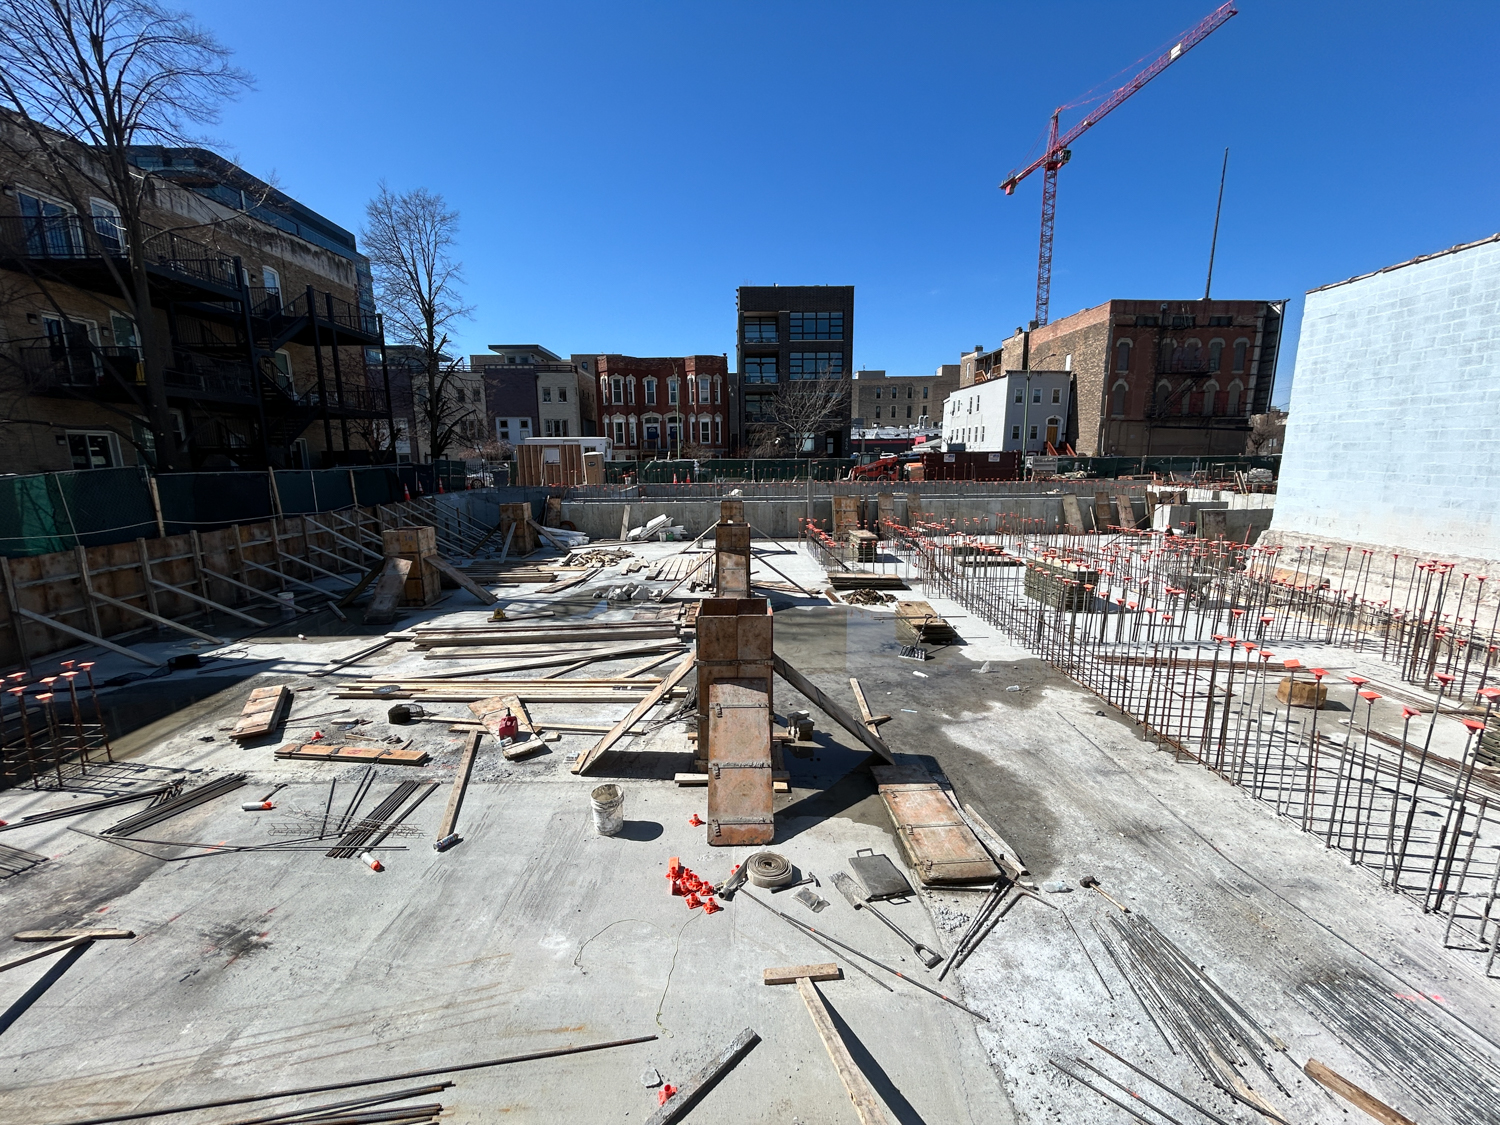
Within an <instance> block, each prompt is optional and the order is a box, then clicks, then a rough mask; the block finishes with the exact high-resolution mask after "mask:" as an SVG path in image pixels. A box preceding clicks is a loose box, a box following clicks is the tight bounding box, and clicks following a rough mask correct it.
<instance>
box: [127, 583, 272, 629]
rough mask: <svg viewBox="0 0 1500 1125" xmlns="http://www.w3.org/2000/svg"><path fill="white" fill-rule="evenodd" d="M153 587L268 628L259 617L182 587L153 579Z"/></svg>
mask: <svg viewBox="0 0 1500 1125" xmlns="http://www.w3.org/2000/svg"><path fill="white" fill-rule="evenodd" d="M151 585H152V586H153V587H155V588H156V589H158V590H166V591H167V592H168V593H172V594H176V595H177V596H178V597H180V598H187V600H188V601H190V602H197V603H199V604H200V605H206V606H208V608H209V609H217V610H219V611H220V612H223V613H227V614H230V615H231V616H233V617H238V618H239V619H240V620H242V621H248V622H250V624H252V625H258V626H260V627H261V628H265V626H266V622H264V621H262V620H261V619H260V618H258V617H251V616H250V615H249V614H248V613H241V612H240V611H239V610H237V609H233V608H231V607H229V606H227V605H222V604H221V603H219V602H216V601H212V600H210V599H209V598H205V597H202V596H201V595H198V594H195V593H193V592H192V591H191V590H184V589H183V588H182V587H181V586H173V585H171V584H170V583H168V582H159V581H157V580H156V579H155V578H153V579H151Z"/></svg>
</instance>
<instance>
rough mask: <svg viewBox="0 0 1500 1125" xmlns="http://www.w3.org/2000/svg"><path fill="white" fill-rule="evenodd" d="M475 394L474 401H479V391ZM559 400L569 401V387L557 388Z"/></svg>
mask: <svg viewBox="0 0 1500 1125" xmlns="http://www.w3.org/2000/svg"><path fill="white" fill-rule="evenodd" d="M474 394H475V398H474V401H475V402H478V401H479V397H478V395H479V392H478V391H475V392H474ZM557 401H558V402H567V401H568V388H567V387H558V388H557Z"/></svg>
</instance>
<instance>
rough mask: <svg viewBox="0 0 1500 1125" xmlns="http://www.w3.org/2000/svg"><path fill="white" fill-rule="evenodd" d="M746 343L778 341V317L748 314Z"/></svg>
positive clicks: (772, 342)
mask: <svg viewBox="0 0 1500 1125" xmlns="http://www.w3.org/2000/svg"><path fill="white" fill-rule="evenodd" d="M745 343H747V344H774V343H776V318H775V317H774V316H747V317H746V318H745Z"/></svg>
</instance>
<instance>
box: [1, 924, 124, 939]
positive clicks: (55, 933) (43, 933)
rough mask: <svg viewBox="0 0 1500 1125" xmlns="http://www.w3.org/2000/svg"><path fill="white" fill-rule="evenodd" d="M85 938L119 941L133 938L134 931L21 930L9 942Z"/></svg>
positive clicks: (83, 929) (81, 929)
mask: <svg viewBox="0 0 1500 1125" xmlns="http://www.w3.org/2000/svg"><path fill="white" fill-rule="evenodd" d="M77 937H86V938H89V939H91V940H93V941H108V940H116V941H118V940H121V939H126V938H133V937H135V931H134V930H90V929H87V928H82V927H80V928H79V929H76V930H22V931H21V932H20V933H18V934H14V935H12V936H11V939H10V940H11V941H67V940H68V939H69V938H77Z"/></svg>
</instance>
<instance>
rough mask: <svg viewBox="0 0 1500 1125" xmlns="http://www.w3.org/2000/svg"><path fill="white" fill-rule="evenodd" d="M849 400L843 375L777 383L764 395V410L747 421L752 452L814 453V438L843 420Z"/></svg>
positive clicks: (759, 454) (767, 454) (764, 454)
mask: <svg viewBox="0 0 1500 1125" xmlns="http://www.w3.org/2000/svg"><path fill="white" fill-rule="evenodd" d="M848 402H849V387H848V384H847V383H845V382H844V380H842V379H802V380H797V381H795V382H791V383H787V384H786V385H785V386H782V387H778V388H777V390H776V393H775V394H774V395H771V396H769V397H768V398H767V399H766V408H765V412H764V413H763V414H762V415H760V416H759V418H758V419H755V420H751V421H750V422H749V426H750V427H751V429H752V430H753V431H754V435H755V439H756V440H754V441H753V442H752V443H751V455H752V456H755V457H815V456H817V455H818V452H819V451H818V449H817V447H816V442H817V439H818V438H819V437H821V436H822V435H823V434H824V433H825V432H827V431H828V430H831V429H835V428H838V427H841V426H842V425H843V424H844V415H845V413H846V410H847V405H848ZM810 442H811V443H813V444H812V445H811V446H809V443H810Z"/></svg>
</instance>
